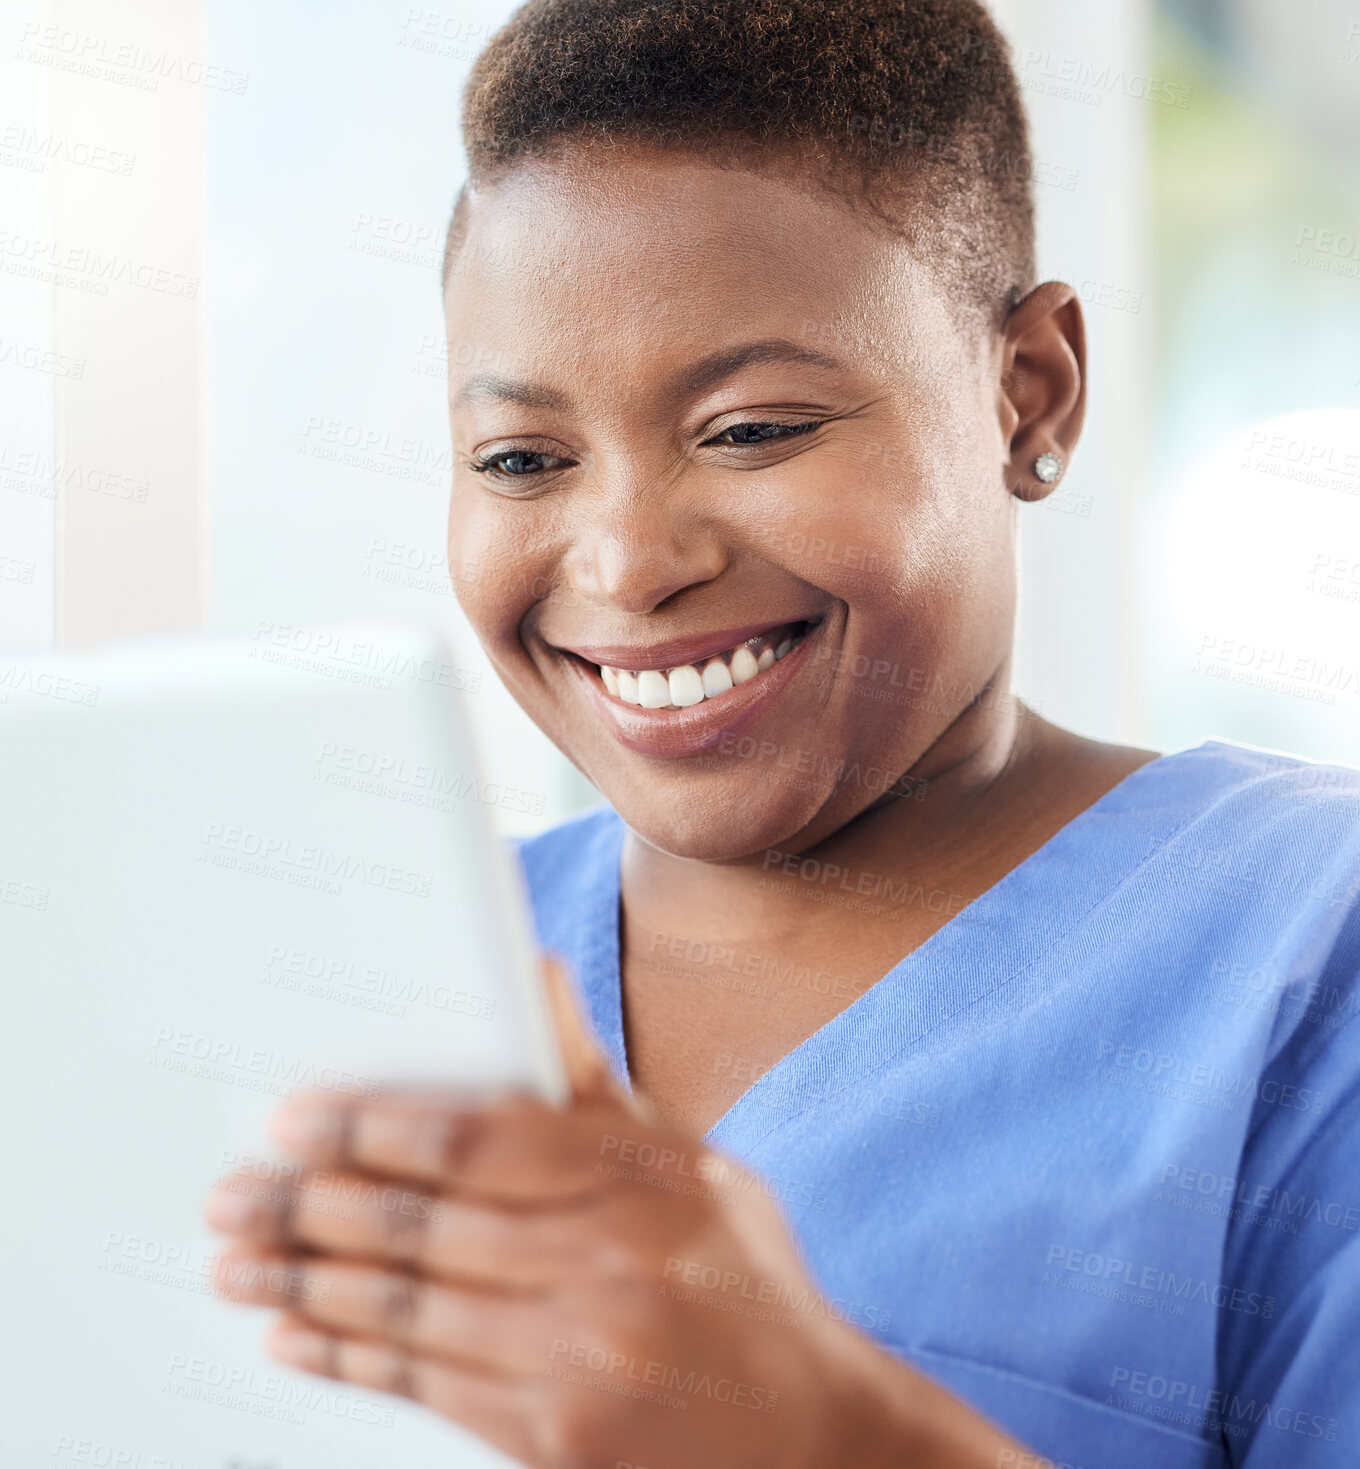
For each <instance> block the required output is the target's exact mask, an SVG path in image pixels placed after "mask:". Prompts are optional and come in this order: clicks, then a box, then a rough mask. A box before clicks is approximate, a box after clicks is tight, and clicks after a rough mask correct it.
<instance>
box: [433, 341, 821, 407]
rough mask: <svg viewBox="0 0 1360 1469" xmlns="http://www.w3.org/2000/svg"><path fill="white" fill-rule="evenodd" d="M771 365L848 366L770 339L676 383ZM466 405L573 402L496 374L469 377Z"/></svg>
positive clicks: (695, 385)
mask: <svg viewBox="0 0 1360 1469" xmlns="http://www.w3.org/2000/svg"><path fill="white" fill-rule="evenodd" d="M767 362H798V363H804V364H807V365H809V366H812V367H829V368H832V369H839V370H843V369H844V367H845V364H844V363H843V362H841V361H840V360H839V359H838V358H835V357H832V356H830V355H829V354H828V353H826V352H818V351H817V350H816V349H815V348H813V347H802V346H799V344H798V343H797V342H790V341H787V340H785V339H784V338H783V337H768V338H766V339H765V340H763V341H759V342H747V343H745V344H744V345H742V346H740V347H729V348H726V349H724V350H723V351H721V352H714V353H713V354H712V355H711V356H708V357H701V358H700V359H699V361H698V362H694V363H691V364H690V366H689V367H687V368H685V369H684V371H683V372H681V373H680V374H679V376H678V377H677V378H676V379H675V381H674V385H673V386H674V390H675V391H676V392H678V393H681V394H683V395H685V396H686V397H692V396H694V395H695V394H696V393H701V392H703V391H704V389H706V388H711V387H714V386H716V385H717V384H718V383H720V382H722V381H724V380H725V379H726V378H729V377H732V376H733V375H734V374H736V373H738V372H740V371H741V369H742V368H744V367H755V366H759V365H761V364H763V363H767ZM463 403H517V404H518V405H519V406H520V407H521V408H543V409H547V410H551V411H555V412H565V411H566V410H567V409H568V408H569V407H570V399H569V398H567V396H566V395H565V394H564V393H559V392H556V391H554V390H553V389H552V388H546V387H543V386H541V385H540V384H537V383H528V382H518V381H516V380H515V379H514V378H508V377H502V376H501V375H500V374H499V373H495V372H477V373H474V374H473V375H472V376H471V377H470V378H468V380H467V382H465V383H464V384H463V386H462V388H461V389H460V390H459V391H458V394H457V396H456V397H455V398H454V399H453V404H452V406H453V407H455V408H457V407H459V406H460V405H461V404H463Z"/></svg>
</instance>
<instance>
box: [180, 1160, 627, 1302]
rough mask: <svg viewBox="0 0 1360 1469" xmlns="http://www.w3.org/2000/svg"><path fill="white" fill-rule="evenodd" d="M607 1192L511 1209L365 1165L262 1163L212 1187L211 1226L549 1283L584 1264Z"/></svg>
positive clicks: (368, 1256)
mask: <svg viewBox="0 0 1360 1469" xmlns="http://www.w3.org/2000/svg"><path fill="white" fill-rule="evenodd" d="M601 1198H602V1195H600V1194H593V1195H589V1196H587V1197H586V1198H585V1199H583V1200H580V1201H577V1202H575V1203H573V1204H571V1205H567V1206H563V1207H561V1208H558V1209H553V1210H523V1209H514V1210H506V1209H505V1208H500V1207H495V1206H491V1205H487V1204H484V1203H481V1202H477V1201H470V1200H468V1199H465V1198H441V1197H439V1196H437V1195H431V1194H426V1193H416V1192H413V1191H412V1190H409V1189H402V1188H399V1187H396V1186H394V1185H388V1184H385V1183H383V1182H382V1181H381V1180H377V1181H375V1180H374V1179H372V1178H365V1177H363V1176H361V1175H357V1174H343V1173H341V1174H335V1173H300V1174H299V1175H298V1176H297V1177H295V1178H294V1179H293V1180H291V1182H290V1184H289V1186H288V1187H287V1188H280V1187H278V1186H277V1184H276V1183H275V1182H273V1181H271V1180H270V1179H261V1178H259V1176H258V1170H252V1171H251V1172H250V1173H249V1174H246V1173H244V1172H243V1173H241V1174H237V1175H234V1176H232V1177H230V1178H228V1179H225V1180H223V1183H222V1184H220V1185H219V1186H218V1188H217V1189H216V1190H215V1191H214V1192H213V1193H212V1194H211V1195H210V1196H209V1198H208V1202H207V1205H206V1206H205V1209H204V1217H205V1219H206V1221H207V1223H208V1225H209V1227H210V1228H212V1229H216V1230H220V1231H221V1232H222V1233H224V1234H228V1235H232V1236H233V1237H235V1238H236V1239H238V1240H240V1241H242V1242H248V1243H250V1244H251V1245H252V1246H253V1247H254V1248H256V1249H257V1250H258V1251H259V1252H261V1253H266V1254H268V1253H273V1254H288V1253H292V1252H297V1251H313V1252H316V1253H319V1254H329V1255H344V1256H350V1257H353V1258H356V1259H359V1260H367V1261H372V1262H375V1263H379V1264H389V1265H404V1266H410V1267H412V1268H416V1269H419V1270H421V1271H423V1272H427V1273H429V1274H432V1275H435V1276H438V1277H439V1278H441V1279H444V1280H449V1281H453V1282H457V1283H462V1284H471V1285H481V1286H491V1287H495V1288H497V1289H500V1290H505V1291H525V1290H533V1289H537V1288H541V1287H543V1286H546V1285H550V1284H553V1283H556V1282H558V1281H561V1280H563V1279H566V1278H571V1277H573V1276H574V1275H575V1274H577V1273H579V1271H580V1270H581V1269H582V1268H583V1265H584V1262H585V1258H586V1256H587V1254H588V1253H589V1249H590V1246H591V1241H592V1240H594V1239H595V1238H596V1237H597V1236H598V1235H599V1234H600V1232H601V1230H600V1227H599V1226H598V1225H597V1224H596V1222H595V1221H596V1219H597V1216H598V1210H599V1203H600V1200H601Z"/></svg>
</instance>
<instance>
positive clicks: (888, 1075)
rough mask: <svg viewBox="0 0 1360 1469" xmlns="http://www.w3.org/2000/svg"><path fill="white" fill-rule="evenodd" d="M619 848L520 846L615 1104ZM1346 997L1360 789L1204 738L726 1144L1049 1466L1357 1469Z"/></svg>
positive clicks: (916, 965)
mask: <svg viewBox="0 0 1360 1469" xmlns="http://www.w3.org/2000/svg"><path fill="white" fill-rule="evenodd" d="M624 830H625V829H624V826H623V823H622V822H621V820H620V819H619V818H618V816H616V815H615V814H614V812H613V811H611V810H610V809H609V808H607V807H604V808H598V809H596V810H593V811H590V812H587V813H585V814H584V815H582V816H580V817H577V818H575V819H573V820H571V821H568V822H566V823H564V824H563V825H561V826H559V827H556V828H555V829H553V830H552V831H549V832H547V833H545V834H544V835H542V836H539V837H536V838H533V839H532V840H529V841H527V842H524V843H523V844H522V845H521V847H520V852H521V856H522V859H523V863H524V868H525V872H526V875H527V878H528V881H529V886H530V892H531V895H532V899H533V904H534V911H535V917H536V921H537V926H538V931H539V937H540V940H541V942H542V944H543V945H544V947H546V948H548V949H551V950H554V951H556V952H557V953H558V954H560V955H562V956H563V957H565V959H566V960H567V961H568V963H569V964H570V966H571V968H572V970H573V972H574V975H575V978H576V981H577V983H578V986H579V988H580V991H581V994H582V998H583V1000H584V1002H585V1004H586V1005H587V1007H588V1009H589V1011H590V1014H591V1016H592V1017H593V1019H594V1024H595V1028H596V1031H597V1032H598V1034H599V1036H600V1039H601V1041H602V1044H603V1046H604V1049H605V1051H606V1052H607V1054H608V1055H609V1057H610V1059H611V1061H612V1064H613V1066H614V1068H615V1070H616V1072H617V1074H618V1075H619V1077H620V1078H621V1079H622V1080H623V1081H624V1082H625V1083H626V1082H627V1079H628V1078H627V1058H626V1056H625V1049H624V1036H623V1024H622V1006H621V999H620V976H619V857H620V851H621V847H622V843H623V838H624ZM1357 975H1360V771H1354V770H1349V769H1344V768H1341V767H1336V766H1323V765H1316V764H1311V763H1308V762H1305V761H1301V760H1294V759H1291V758H1288V757H1284V756H1279V755H1268V754H1264V753H1262V752H1259V751H1254V750H1249V749H1245V748H1242V747H1239V746H1236V745H1230V744H1226V743H1223V742H1220V741H1210V742H1208V743H1206V744H1203V745H1201V746H1199V747H1198V748H1197V749H1192V750H1187V751H1184V752H1181V753H1179V754H1174V755H1168V756H1163V757H1161V758H1160V759H1157V760H1154V761H1152V762H1151V763H1150V764H1148V765H1145V766H1143V767H1142V768H1141V769H1139V770H1137V771H1135V772H1134V773H1133V774H1132V775H1130V776H1128V777H1127V778H1125V779H1124V780H1123V781H1121V782H1120V784H1119V785H1117V786H1115V787H1114V789H1113V790H1111V791H1109V792H1108V793H1107V794H1106V795H1105V796H1103V797H1102V798H1101V799H1100V800H1099V801H1097V802H1096V803H1095V805H1093V806H1091V807H1090V808H1089V809H1087V810H1086V811H1084V812H1082V814H1081V815H1079V816H1078V817H1077V818H1076V819H1075V820H1073V821H1071V822H1070V823H1069V824H1068V825H1067V826H1065V827H1063V828H1062V830H1061V831H1059V832H1058V833H1057V835H1055V836H1054V837H1053V838H1052V839H1051V840H1050V841H1048V842H1047V843H1046V844H1045V845H1044V846H1043V847H1041V848H1040V849H1039V850H1038V851H1037V852H1035V853H1034V854H1033V855H1032V856H1030V857H1028V858H1027V859H1026V860H1025V861H1024V862H1022V863H1021V864H1020V865H1019V866H1018V867H1016V868H1015V869H1014V870H1013V871H1012V872H1010V873H1009V874H1008V875H1007V876H1006V877H1005V878H1003V879H1002V881H1001V882H999V883H997V884H996V886H995V887H993V888H991V889H989V890H988V891H987V892H985V893H983V894H982V896H981V897H979V898H978V899H976V901H974V902H973V903H971V904H970V905H969V906H968V907H966V908H964V909H963V910H962V911H961V912H960V913H958V914H957V915H956V916H955V917H953V918H951V919H950V920H949V921H948V922H947V923H946V924H945V926H944V927H943V928H941V929H940V930H939V931H938V932H936V933H935V934H934V935H933V936H932V937H931V938H930V939H928V940H927V941H926V942H925V943H924V944H922V945H921V946H920V947H919V948H918V949H916V950H915V951H914V952H912V953H910V954H908V955H907V956H906V957H905V958H904V959H903V960H902V961H901V962H900V963H899V964H897V965H896V966H895V967H894V968H893V969H892V970H891V971H889V973H888V974H887V975H885V976H884V977H883V978H882V979H881V980H879V982H878V983H877V984H875V985H874V986H873V987H872V988H870V989H869V990H867V991H866V992H864V993H863V994H862V995H860V996H859V998H858V999H856V1000H855V1001H854V1002H853V1003H852V1004H851V1005H850V1006H849V1008H848V1009H846V1010H844V1011H843V1012H842V1013H841V1014H839V1015H838V1016H836V1017H835V1019H833V1020H831V1021H830V1022H829V1023H828V1024H827V1025H825V1026H823V1027H822V1029H820V1030H819V1031H817V1032H816V1033H815V1034H814V1035H812V1036H811V1037H810V1038H809V1039H808V1040H806V1041H805V1042H804V1043H803V1044H802V1045H800V1046H798V1047H797V1048H796V1049H795V1050H794V1051H792V1052H791V1053H790V1054H789V1055H788V1056H786V1057H785V1058H784V1059H783V1060H782V1061H780V1062H779V1063H778V1064H777V1065H775V1066H774V1067H773V1068H772V1069H771V1070H770V1071H768V1072H766V1073H765V1074H764V1075H763V1076H762V1077H761V1078H760V1079H759V1081H757V1082H756V1084H755V1085H754V1086H752V1087H751V1089H750V1090H749V1091H748V1092H746V1093H745V1095H743V1096H742V1097H740V1098H739V1099H738V1100H737V1102H736V1103H735V1105H734V1106H733V1107H732V1108H731V1109H730V1110H729V1111H728V1112H727V1113H726V1115H725V1116H723V1117H722V1118H721V1120H720V1121H719V1122H718V1123H717V1125H716V1126H715V1127H714V1128H713V1129H712V1131H711V1132H710V1133H709V1134H708V1141H709V1143H710V1144H712V1145H713V1146H714V1147H716V1148H718V1149H721V1150H722V1151H724V1152H726V1153H728V1154H730V1155H732V1156H733V1157H735V1158H737V1159H739V1160H741V1161H742V1162H743V1163H744V1164H745V1165H747V1166H748V1167H749V1168H751V1169H753V1170H755V1171H756V1172H757V1173H758V1174H760V1175H761V1176H762V1179H763V1180H764V1183H763V1186H764V1187H766V1188H767V1189H768V1190H769V1191H770V1192H771V1193H772V1194H773V1195H774V1196H776V1197H778V1198H779V1199H780V1200H781V1201H782V1203H783V1206H784V1209H785V1211H786V1214H787V1216H788V1218H789V1221H790V1223H791V1226H792V1228H793V1230H794V1232H795V1234H796V1235H797V1237H798V1239H799V1241H800V1243H801V1245H802V1248H803V1252H804V1255H805V1258H806V1260H807V1262H808V1264H809V1267H810V1269H811V1271H812V1274H813V1276H814V1278H815V1279H816V1280H817V1282H818V1284H819V1286H820V1288H821V1289H822V1291H823V1293H824V1295H825V1297H826V1300H827V1309H830V1310H833V1311H835V1312H836V1313H837V1314H843V1315H844V1316H845V1318H846V1319H847V1320H850V1321H852V1322H853V1323H854V1324H856V1325H857V1326H859V1327H860V1328H861V1329H863V1330H864V1331H866V1332H867V1333H868V1334H869V1335H871V1336H872V1337H874V1338H876V1339H877V1340H878V1341H880V1342H881V1343H882V1345H883V1346H884V1347H886V1348H888V1349H889V1350H891V1351H892V1352H895V1353H897V1354H898V1355H899V1356H901V1357H902V1358H904V1359H906V1360H908V1361H910V1362H911V1363H913V1364H914V1365H915V1366H917V1367H918V1368H920V1369H921V1370H922V1371H924V1372H926V1373H928V1374H930V1375H931V1376H932V1377H934V1378H935V1379H936V1380H938V1381H939V1382H941V1383H943V1384H944V1385H945V1386H947V1387H948V1388H950V1389H952V1390H953V1391H954V1392H956V1393H957V1394H958V1395H960V1396H961V1397H963V1398H964V1399H966V1400H967V1401H968V1402H969V1403H971V1404H973V1405H974V1406H975V1407H976V1408H978V1409H979V1410H980V1411H982V1412H983V1413H985V1414H987V1415H988V1416H989V1417H991V1418H992V1419H993V1420H994V1421H995V1422H997V1423H999V1424H1000V1425H1001V1426H1002V1427H1004V1428H1005V1429H1006V1430H1007V1431H1008V1432H1010V1433H1012V1434H1013V1435H1015V1436H1016V1437H1017V1438H1019V1439H1020V1440H1021V1441H1022V1442H1024V1443H1025V1444H1027V1445H1029V1446H1030V1447H1031V1448H1032V1449H1034V1450H1037V1451H1038V1452H1040V1453H1042V1454H1044V1455H1046V1456H1047V1457H1048V1458H1049V1459H1051V1460H1053V1461H1054V1463H1055V1464H1057V1465H1065V1466H1071V1469H1148V1466H1149V1465H1155V1466H1156V1469H1211V1466H1212V1469H1219V1466H1223V1465H1245V1466H1249V1469H1286V1466H1287V1469H1313V1466H1319V1469H1321V1466H1326V1469H1331V1466H1336V1469H1341V1466H1346V1469H1354V1466H1355V1465H1357V1464H1360V1022H1357V1020H1356V1018H1355V1017H1356V1010H1357V1006H1358V1005H1360V996H1358V995H1357ZM998 1469H1005V1465H999V1466H998ZM1016 1469H1034V1460H1032V1459H1030V1460H1028V1461H1026V1460H1025V1459H1023V1458H1017V1460H1016Z"/></svg>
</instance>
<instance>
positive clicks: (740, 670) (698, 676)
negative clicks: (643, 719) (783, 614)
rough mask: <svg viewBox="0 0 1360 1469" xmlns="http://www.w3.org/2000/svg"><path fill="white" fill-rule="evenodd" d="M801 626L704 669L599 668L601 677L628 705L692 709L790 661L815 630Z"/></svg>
mask: <svg viewBox="0 0 1360 1469" xmlns="http://www.w3.org/2000/svg"><path fill="white" fill-rule="evenodd" d="M798 626H799V627H800V628H801V631H800V632H798V633H797V634H796V635H795V634H794V633H791V632H787V631H786V632H785V633H784V634H783V635H782V636H780V635H779V634H778V632H776V633H775V634H774V635H775V636H778V637H779V642H778V643H777V644H776V643H772V642H770V641H769V639H770V636H771V635H770V634H768V633H764V634H762V635H761V636H760V637H758V638H752V639H750V641H749V642H746V643H742V644H741V646H740V647H738V648H734V649H732V650H731V652H730V653H727V654H720V655H718V656H715V657H713V658H706V659H705V660H704V664H703V667H702V669H700V668H697V667H696V666H695V665H694V664H693V663H684V664H681V665H680V666H679V667H678V668H672V669H669V670H665V671H663V670H661V669H657V668H647V669H643V670H641V671H640V672H636V673H634V672H631V671H629V670H628V669H626V668H605V667H601V669H600V678H601V680H602V681H603V683H604V686H605V688H606V690H608V692H609V693H610V694H612V695H613V697H614V698H616V699H620V700H622V701H623V703H625V704H635V705H640V706H641V707H642V708H644V709H688V708H690V707H691V706H692V705H695V704H702V703H703V701H704V700H705V699H714V698H717V697H718V695H719V694H725V693H727V692H728V691H729V690H730V689H732V688H734V687H735V686H736V685H738V684H744V683H748V682H749V681H750V680H751V679H753V678H755V677H756V675H757V674H760V673H764V672H765V671H766V669H769V668H773V667H774V665H775V664H776V663H777V662H778V661H779V659H781V658H787V657H788V655H789V654H790V653H791V652H792V651H793V650H794V649H795V648H796V647H797V646H798V644H799V643H800V642H802V640H803V638H804V637H806V636H807V634H808V632H809V631H810V630H811V629H810V627H809V626H808V625H807V624H806V623H801V624H798Z"/></svg>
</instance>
